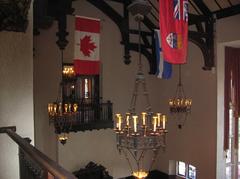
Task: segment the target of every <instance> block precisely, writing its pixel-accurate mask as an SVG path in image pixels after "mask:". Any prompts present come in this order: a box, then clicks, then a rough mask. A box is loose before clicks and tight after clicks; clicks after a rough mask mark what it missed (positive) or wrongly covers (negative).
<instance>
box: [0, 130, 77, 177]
mask: <svg viewBox="0 0 240 179" xmlns="http://www.w3.org/2000/svg"><path fill="white" fill-rule="evenodd" d="M15 131H16V127H14V126H12V127H2V128H0V133H6V134H7V135H8V136H9V137H11V138H12V140H13V141H15V143H17V144H18V146H19V160H20V162H19V163H20V179H26V178H28V179H35V178H39V179H46V178H47V179H77V178H76V177H75V176H74V175H73V174H71V173H70V172H68V171H67V170H65V169H64V168H62V167H61V166H60V165H58V164H57V163H56V162H55V161H53V160H51V159H50V158H48V157H47V156H46V155H45V154H43V153H42V152H40V151H39V150H38V149H36V148H35V147H34V146H33V145H31V144H30V143H29V141H27V140H25V139H24V138H22V137H21V136H19V135H18V134H17V133H16V132H15Z"/></svg>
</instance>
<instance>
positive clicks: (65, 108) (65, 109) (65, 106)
mask: <svg viewBox="0 0 240 179" xmlns="http://www.w3.org/2000/svg"><path fill="white" fill-rule="evenodd" d="M67 111H68V104H64V112H65V113H67Z"/></svg>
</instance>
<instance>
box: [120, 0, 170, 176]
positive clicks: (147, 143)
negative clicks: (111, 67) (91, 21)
mask: <svg viewBox="0 0 240 179" xmlns="http://www.w3.org/2000/svg"><path fill="white" fill-rule="evenodd" d="M149 7H150V6H149V4H148V3H147V2H146V1H143V0H142V1H140V0H137V1H134V2H133V3H132V4H131V5H130V6H129V10H130V11H131V12H132V14H133V15H134V16H135V20H136V21H137V22H138V54H139V59H138V60H139V62H138V71H137V74H136V78H135V82H134V90H133V93H132V98H131V102H130V108H129V110H128V112H127V113H126V114H116V120H115V132H116V138H117V148H118V150H119V152H120V153H123V154H124V156H125V158H126V159H127V161H128V163H129V166H130V168H131V171H132V174H133V176H135V177H136V178H139V179H140V178H145V177H146V176H147V175H148V171H149V170H150V169H151V168H152V165H153V163H154V161H155V160H156V158H157V155H158V151H159V149H160V148H165V146H166V134H167V130H166V122H167V118H166V116H165V115H163V114H161V113H153V112H152V111H151V105H150V100H149V94H148V91H147V87H146V80H145V77H144V73H143V70H142V60H141V22H142V20H143V18H144V15H146V14H147V13H148V12H149V11H150V9H151V8H149ZM140 86H141V87H142V88H143V95H144V96H145V98H146V103H147V106H146V110H145V111H143V112H141V113H139V114H137V112H136V102H137V97H138V94H139V87H140ZM149 151H150V152H152V153H153V158H152V161H151V164H150V167H149V169H148V170H146V169H144V156H145V154H146V153H147V152H149ZM130 157H132V158H133V161H134V163H135V165H133V163H132V162H131V161H132V160H131V159H130ZM134 166H135V167H134Z"/></svg>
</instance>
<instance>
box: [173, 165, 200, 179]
mask: <svg viewBox="0 0 240 179" xmlns="http://www.w3.org/2000/svg"><path fill="white" fill-rule="evenodd" d="M180 162H182V163H184V164H185V175H182V174H180V173H179V166H180V165H179V163H180ZM189 166H192V167H194V168H195V178H194V179H197V167H195V166H194V165H191V164H187V163H185V162H183V161H176V176H178V177H180V178H186V179H193V178H190V176H189Z"/></svg>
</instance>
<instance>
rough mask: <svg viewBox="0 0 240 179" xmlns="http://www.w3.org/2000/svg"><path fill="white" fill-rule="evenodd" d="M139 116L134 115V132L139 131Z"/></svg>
mask: <svg viewBox="0 0 240 179" xmlns="http://www.w3.org/2000/svg"><path fill="white" fill-rule="evenodd" d="M137 118H138V116H133V127H134V133H137Z"/></svg>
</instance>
